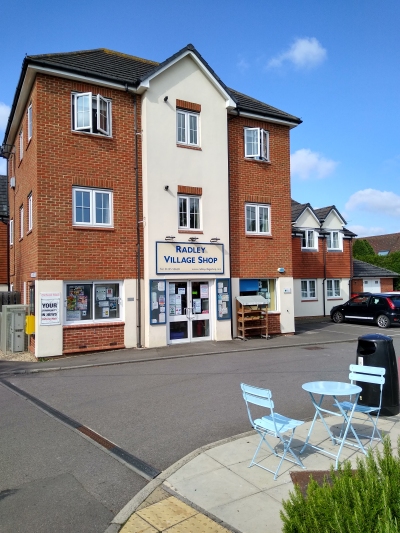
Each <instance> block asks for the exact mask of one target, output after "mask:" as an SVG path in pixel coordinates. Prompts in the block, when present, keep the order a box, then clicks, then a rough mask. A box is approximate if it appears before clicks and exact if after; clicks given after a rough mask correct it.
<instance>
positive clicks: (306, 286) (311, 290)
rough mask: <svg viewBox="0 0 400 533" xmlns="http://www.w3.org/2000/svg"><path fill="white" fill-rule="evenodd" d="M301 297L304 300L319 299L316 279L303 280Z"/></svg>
mask: <svg viewBox="0 0 400 533" xmlns="http://www.w3.org/2000/svg"><path fill="white" fill-rule="evenodd" d="M301 297H302V299H303V300H316V299H317V282H316V280H315V279H302V280H301Z"/></svg>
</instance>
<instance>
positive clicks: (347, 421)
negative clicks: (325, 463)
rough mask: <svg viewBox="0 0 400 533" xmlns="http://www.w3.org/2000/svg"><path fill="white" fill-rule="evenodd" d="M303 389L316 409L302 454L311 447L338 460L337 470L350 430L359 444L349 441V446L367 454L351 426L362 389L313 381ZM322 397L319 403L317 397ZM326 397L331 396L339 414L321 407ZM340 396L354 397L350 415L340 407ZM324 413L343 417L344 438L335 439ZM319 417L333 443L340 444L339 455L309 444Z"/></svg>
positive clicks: (333, 382)
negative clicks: (307, 447)
mask: <svg viewBox="0 0 400 533" xmlns="http://www.w3.org/2000/svg"><path fill="white" fill-rule="evenodd" d="M302 388H303V389H304V390H305V391H307V392H308V393H309V395H310V397H311V401H312V403H313V405H314V407H315V415H314V419H313V421H312V424H311V426H310V429H309V432H308V435H307V438H306V441H305V443H304V446H303V448H302V449H301V452H300V453H302V452H303V451H304V449H305V448H306V446H310V447H311V448H314V450H318V451H320V452H322V453H325V454H326V455H330V456H331V457H333V458H334V459H336V464H335V470H336V469H337V467H338V464H339V457H340V454H341V452H342V448H343V445H344V444H345V442H346V437H347V434H348V432H349V430H350V431H351V432H352V433H353V435H354V437H355V439H356V441H357V444H354V443H351V442H348V441H347V444H349V445H350V446H353V447H356V448H359V449H360V450H362V451H363V452H364V453H366V451H365V449H364V447H363V445H362V444H361V442H360V439H359V438H358V436H357V434H356V432H355V431H354V429H353V426H352V425H351V419H352V417H353V413H354V409H355V406H356V405H357V402H358V397H359V395H360V392H361V390H362V389H361V387H359V386H358V385H353V384H351V383H341V382H340V381H313V382H311V383H304V385H302ZM317 396H320V398H319V401H317V399H316V397H317ZM325 396H331V397H332V398H333V400H334V405H336V407H337V408H338V409H339V412H337V411H329V410H328V409H324V408H322V407H321V405H322V401H323V399H324V398H325ZM338 396H353V398H352V401H353V402H354V405H353V409H352V411H351V412H350V413H348V414H346V413H345V411H344V410H343V408H342V407H341V406H340V402H339V400H338V399H337V398H338ZM323 413H327V414H329V415H334V416H339V417H343V426H344V433H343V436H339V437H335V436H334V435H333V434H332V432H331V430H330V429H329V427H328V425H327V423H326V422H325V419H324V416H323ZM317 417H319V418H320V419H321V421H322V423H323V424H324V426H325V429H326V431H327V432H328V435H329V437H330V439H331V441H332V443H333V444H340V446H339V450H338V453H337V454H334V453H331V452H328V451H327V450H324V449H323V448H319V447H318V446H314V445H313V444H309V440H310V436H311V433H312V430H313V428H314V424H315V421H316V420H317Z"/></svg>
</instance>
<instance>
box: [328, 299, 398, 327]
mask: <svg viewBox="0 0 400 533" xmlns="http://www.w3.org/2000/svg"><path fill="white" fill-rule="evenodd" d="M331 319H332V320H333V321H334V322H336V324H339V323H340V322H344V321H345V320H346V321H347V320H348V321H353V320H354V321H357V322H363V323H364V324H372V323H375V324H377V326H379V327H380V328H388V327H389V326H392V325H395V324H400V293H395V292H386V293H380V294H370V293H361V294H359V295H358V296H356V297H355V298H352V299H351V300H349V301H348V302H346V303H345V304H342V305H336V306H335V307H332V309H331Z"/></svg>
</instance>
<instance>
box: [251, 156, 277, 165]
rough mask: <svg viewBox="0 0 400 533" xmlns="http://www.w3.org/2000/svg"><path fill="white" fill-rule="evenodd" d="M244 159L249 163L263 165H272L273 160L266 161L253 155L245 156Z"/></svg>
mask: <svg viewBox="0 0 400 533" xmlns="http://www.w3.org/2000/svg"><path fill="white" fill-rule="evenodd" d="M244 161H247V162H248V163H261V164H263V165H265V164H267V165H270V164H271V161H265V159H255V158H253V157H245V158H244Z"/></svg>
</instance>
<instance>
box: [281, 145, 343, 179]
mask: <svg viewBox="0 0 400 533" xmlns="http://www.w3.org/2000/svg"><path fill="white" fill-rule="evenodd" d="M337 165H338V162H337V161H333V160H332V159H326V158H325V157H323V156H322V155H321V154H319V153H318V152H312V151H311V150H310V149H309V148H301V149H300V150H297V151H296V152H295V153H294V154H291V156H290V168H291V174H292V176H299V177H300V178H301V179H303V180H306V179H310V178H317V179H322V178H326V177H327V176H329V174H332V172H334V170H335V168H336V167H337Z"/></svg>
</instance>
